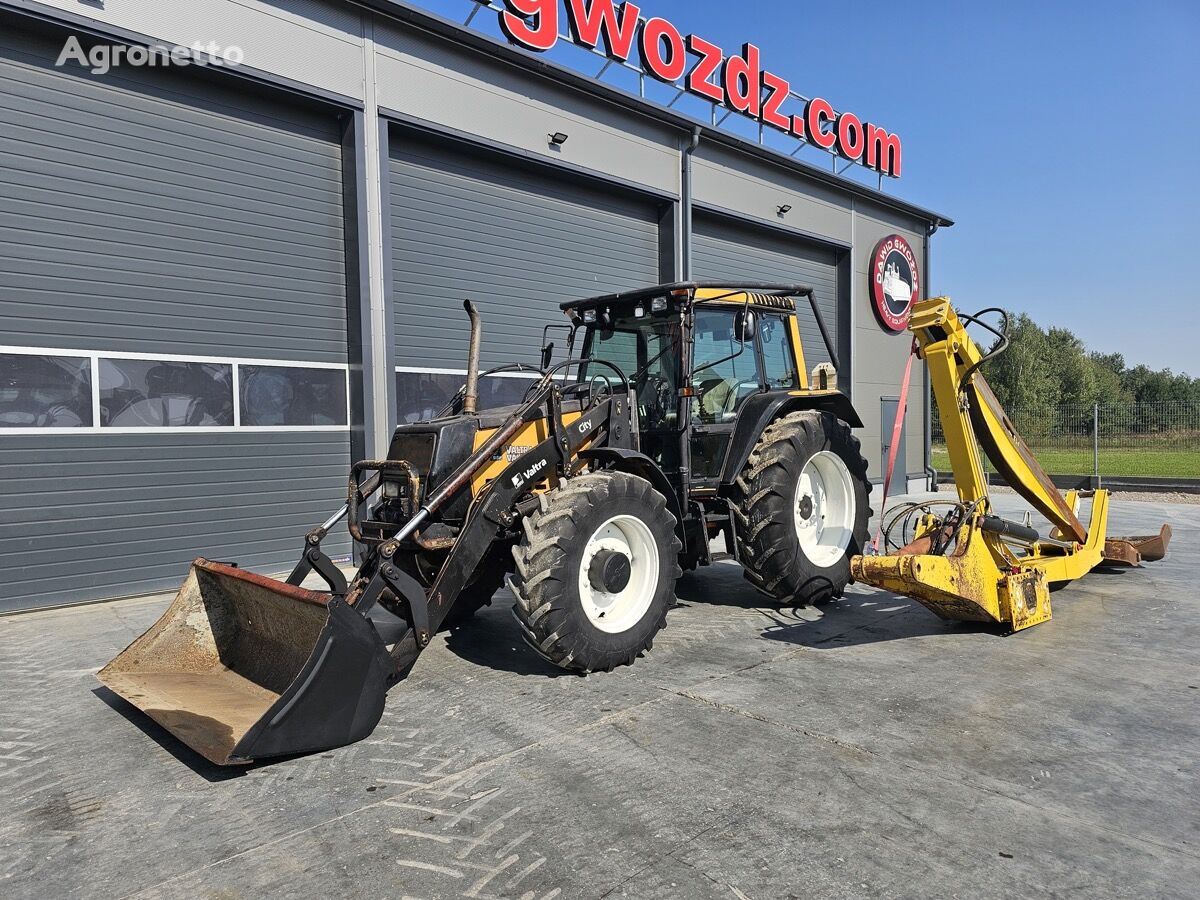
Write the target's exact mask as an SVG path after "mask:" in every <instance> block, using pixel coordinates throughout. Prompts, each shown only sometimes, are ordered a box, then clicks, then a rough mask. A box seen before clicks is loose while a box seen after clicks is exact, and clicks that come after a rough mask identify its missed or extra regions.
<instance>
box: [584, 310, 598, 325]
mask: <svg viewBox="0 0 1200 900" xmlns="http://www.w3.org/2000/svg"><path fill="white" fill-rule="evenodd" d="M583 321H584V324H586V325H591V324H593V323H594V322H595V321H596V311H595V310H594V309H585V310H584V311H583Z"/></svg>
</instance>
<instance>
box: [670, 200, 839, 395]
mask: <svg viewBox="0 0 1200 900" xmlns="http://www.w3.org/2000/svg"><path fill="white" fill-rule="evenodd" d="M692 253H693V268H694V270H695V276H696V277H697V278H699V279H710V278H711V279H722V278H731V279H742V280H746V281H780V282H799V283H802V284H807V285H810V286H811V287H812V288H813V289H814V291H815V292H816V297H817V305H818V306H819V308H820V310H821V318H823V319H824V320H825V327H826V328H827V329H828V330H829V337H830V340H832V341H833V346H834V349H835V350H836V349H837V341H838V309H837V260H836V258H835V257H834V254H833V252H832V251H828V250H824V249H822V248H819V247H814V246H812V245H811V244H806V243H803V242H802V241H800V240H799V239H797V240H794V241H793V240H791V239H788V238H786V237H783V236H781V235H778V234H776V233H772V232H769V231H767V230H765V229H756V228H751V227H749V226H742V225H739V224H737V223H733V222H729V221H726V220H724V219H719V218H717V217H714V216H708V215H702V214H700V213H697V214H696V216H695V221H694V225H693V239H692ZM796 310H797V315H798V317H799V319H800V336H801V339H802V340H803V341H804V362H805V364H806V366H807V367H808V370H809V372H810V373H811V372H812V367H813V366H815V365H816V364H817V363H821V362H828V361H829V354H828V352H826V350H825V341H824V340H822V338H821V332H820V329H819V328H818V327H817V321H816V318H815V317H814V316H813V314H812V310H811V309H810V308H809V306H808V304H807V302H805V301H801V302H800V303H799V304H797V307H796Z"/></svg>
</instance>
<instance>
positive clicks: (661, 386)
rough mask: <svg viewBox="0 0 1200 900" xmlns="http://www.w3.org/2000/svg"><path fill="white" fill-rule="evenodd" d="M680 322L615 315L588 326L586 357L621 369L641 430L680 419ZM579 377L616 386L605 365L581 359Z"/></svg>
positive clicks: (669, 426)
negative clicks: (633, 398) (634, 396)
mask: <svg viewBox="0 0 1200 900" xmlns="http://www.w3.org/2000/svg"><path fill="white" fill-rule="evenodd" d="M679 332H680V328H679V320H678V319H676V318H670V319H667V318H658V317H651V316H648V315H642V316H634V315H632V314H629V315H613V316H612V317H611V319H610V320H609V321H608V322H607V323H600V324H597V325H594V326H592V327H590V328H589V329H588V338H587V344H586V350H585V353H584V355H585V356H586V357H587V358H588V359H589V360H604V361H605V362H610V363H612V364H613V365H615V366H618V367H620V369H621V371H622V372H624V373H625V377H627V378H628V379H629V382H630V385H631V386H632V387H633V389H634V390H635V391H637V398H638V415H639V418H640V419H641V427H642V429H643V430H657V429H672V428H674V427H675V425H676V422H677V420H678V418H679V415H678V408H677V403H678V401H677V397H678V396H679V358H680V348H679ZM579 380H580V381H581V382H586V383H589V384H592V385H593V390H595V389H596V388H595V386H596V385H597V384H603V385H607V386H608V387H609V388H610V389H613V390H619V389H620V387H619V386H620V379H619V378H617V375H616V373H615V372H613V370H612V369H610V368H609V367H608V366H598V365H595V364H588V363H585V364H584V365H583V366H581V368H580V375H579Z"/></svg>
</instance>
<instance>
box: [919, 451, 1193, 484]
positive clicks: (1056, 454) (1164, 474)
mask: <svg viewBox="0 0 1200 900" xmlns="http://www.w3.org/2000/svg"><path fill="white" fill-rule="evenodd" d="M1032 449H1033V454H1034V456H1036V457H1037V458H1038V462H1040V463H1041V464H1042V468H1044V469H1045V470H1046V471H1047V472H1049V473H1050V474H1051V475H1090V474H1091V473H1092V451H1091V449H1090V448H1089V449H1086V450H1083V449H1080V450H1063V449H1041V450H1039V449H1038V448H1037V447H1034V448H1032ZM933 467H934V468H935V469H937V470H938V471H939V472H949V471H950V456H949V454H947V453H946V448H945V447H938V446H936V445H935V446H934V448H933ZM1100 474H1101V476H1104V475H1143V476H1149V477H1156V478H1200V450H1175V449H1171V450H1167V449H1158V448H1137V449H1135V448H1130V447H1119V448H1111V449H1106V448H1104V447H1101V448H1100Z"/></svg>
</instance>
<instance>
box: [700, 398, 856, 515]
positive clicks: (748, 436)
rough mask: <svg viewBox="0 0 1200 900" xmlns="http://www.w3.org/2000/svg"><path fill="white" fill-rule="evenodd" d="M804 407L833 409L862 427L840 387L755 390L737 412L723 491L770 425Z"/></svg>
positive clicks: (727, 458)
mask: <svg viewBox="0 0 1200 900" xmlns="http://www.w3.org/2000/svg"><path fill="white" fill-rule="evenodd" d="M805 409H812V410H818V411H820V412H827V413H830V414H832V415H834V416H837V417H838V418H839V419H841V420H842V421H843V422H845V423H846V424H847V425H849V426H850V427H851V428H862V427H863V423H862V419H860V418H859V416H858V412H857V411H856V410H855V409H854V404H853V403H851V402H850V398H849V397H847V396H846V395H845V394H843V393H842V392H841V391H765V392H763V393H761V394H752V395H751V396H750V397H749V398H748V399H747V400H746V402H745V403H743V404H742V408H741V410H740V411H739V412H738V418H737V424H736V425H735V426H734V430H733V438H732V439H731V440H730V442H729V452H728V453H726V454H725V465H724V467H723V468H722V470H721V490H722V492H724V491H725V489H727V488H728V487H729V486H730V485H732V484H733V482H734V480H736V479H737V477H738V473H740V472H741V471H742V467H743V466H745V465H746V460H747V459H749V458H750V453H751V452H752V451H753V450H754V445H755V444H757V443H758V439H759V437H760V436H761V435H762V433H763V432H764V431H765V430H766V428H767V426H768V425H770V424H771V423H772V422H774V421H775V420H776V419H778V418H779V417H781V416H786V415H787V414H788V413H793V412H796V411H797V410H805Z"/></svg>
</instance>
